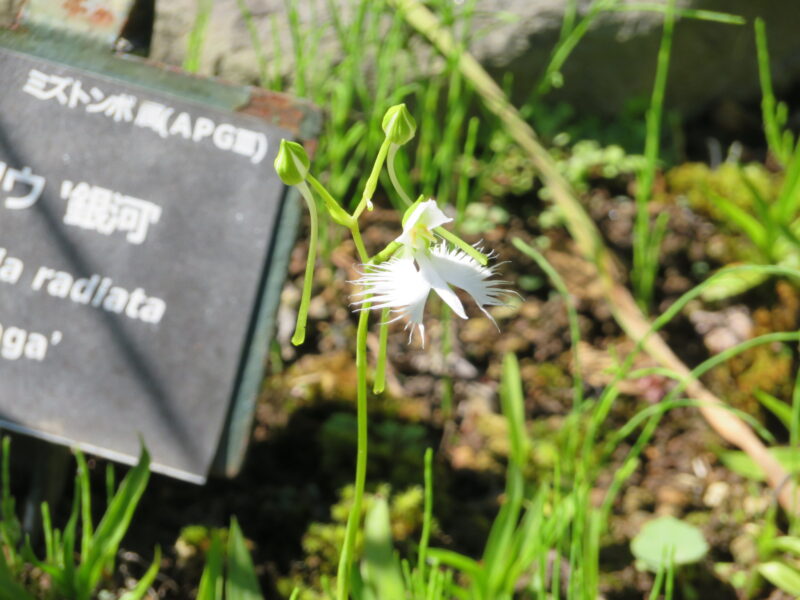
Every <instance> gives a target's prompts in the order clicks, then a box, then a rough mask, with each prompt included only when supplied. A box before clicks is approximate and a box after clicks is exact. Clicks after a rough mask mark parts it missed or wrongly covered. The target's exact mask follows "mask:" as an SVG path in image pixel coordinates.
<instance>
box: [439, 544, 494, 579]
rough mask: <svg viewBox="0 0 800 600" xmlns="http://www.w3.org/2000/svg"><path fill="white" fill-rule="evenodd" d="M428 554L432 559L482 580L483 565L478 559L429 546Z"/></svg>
mask: <svg viewBox="0 0 800 600" xmlns="http://www.w3.org/2000/svg"><path fill="white" fill-rule="evenodd" d="M428 556H429V557H430V558H431V559H432V560H436V561H438V562H439V563H441V564H443V565H447V566H449V567H452V568H454V569H456V570H458V571H461V572H462V573H464V574H465V575H469V576H470V577H472V578H473V579H475V580H480V579H481V578H482V577H483V567H481V564H480V563H479V562H478V561H476V560H475V559H473V558H470V557H469V556H464V555H463V554H459V553H458V552H454V551H453V550H445V549H444V548H428Z"/></svg>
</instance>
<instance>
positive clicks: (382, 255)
mask: <svg viewBox="0 0 800 600" xmlns="http://www.w3.org/2000/svg"><path fill="white" fill-rule="evenodd" d="M400 246H402V244H400V242H389V245H388V246H386V248H384V249H383V250H381V251H380V252H378V253H377V254H376V255H375V256H373V257H372V260H370V261H369V262H370V264H373V265H379V264H381V263H382V262H386V261H387V260H389V259H390V258H391V257H392V254H394V253H395V252H397V250H398V249H399V248H400Z"/></svg>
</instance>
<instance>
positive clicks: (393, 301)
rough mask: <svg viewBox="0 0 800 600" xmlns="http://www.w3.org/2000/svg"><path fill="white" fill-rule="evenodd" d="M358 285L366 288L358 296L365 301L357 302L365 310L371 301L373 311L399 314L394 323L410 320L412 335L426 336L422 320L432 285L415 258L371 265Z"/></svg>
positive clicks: (396, 259)
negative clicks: (387, 311)
mask: <svg viewBox="0 0 800 600" xmlns="http://www.w3.org/2000/svg"><path fill="white" fill-rule="evenodd" d="M355 283H357V284H360V285H361V286H363V289H362V291H361V292H359V293H358V294H356V296H359V297H361V298H362V299H361V300H358V301H357V302H355V304H356V305H357V306H359V307H363V305H364V304H365V303H367V302H369V303H370V308H371V309H375V310H377V309H383V308H388V309H390V310H391V311H392V312H393V313H396V314H397V316H396V317H395V318H394V319H392V320H393V321H395V320H397V319H402V318H405V319H408V326H410V327H411V328H412V330H411V334H413V333H414V329H418V330H419V331H420V335H423V333H424V327H423V325H422V318H423V314H424V312H425V302H426V301H427V300H428V295H429V294H430V291H431V286H430V284H429V283H428V281H427V280H426V279H425V278H424V277H423V276H422V274H421V273H420V272H419V271H418V270H417V267H416V266H415V265H414V260H413V259H412V258H393V259H391V260H389V261H387V262H385V263H382V264H380V265H375V266H370V267H369V268H368V270H367V272H366V273H364V275H363V277H361V278H360V279H358V280H357V281H356V282H355ZM411 334H410V335H411ZM410 335H409V339H410ZM423 343H424V340H423Z"/></svg>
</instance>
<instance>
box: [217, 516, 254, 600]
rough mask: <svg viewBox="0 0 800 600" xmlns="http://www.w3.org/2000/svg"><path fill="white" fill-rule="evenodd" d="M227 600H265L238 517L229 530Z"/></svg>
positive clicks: (233, 520) (232, 521) (232, 520)
mask: <svg viewBox="0 0 800 600" xmlns="http://www.w3.org/2000/svg"><path fill="white" fill-rule="evenodd" d="M225 600H263V596H262V595H261V588H260V587H259V585H258V578H257V577H256V572H255V567H254V566H253V559H252V558H251V557H250V551H249V550H248V549H247V543H246V542H245V540H244V535H242V530H241V528H240V527H239V523H238V522H237V521H236V518H233V519H231V526H230V529H229V530H228V562H227V577H226V581H225Z"/></svg>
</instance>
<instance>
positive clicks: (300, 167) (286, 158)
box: [275, 140, 311, 185]
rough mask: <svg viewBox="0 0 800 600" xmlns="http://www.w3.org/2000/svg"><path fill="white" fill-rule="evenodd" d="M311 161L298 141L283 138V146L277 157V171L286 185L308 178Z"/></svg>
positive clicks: (295, 183)
mask: <svg viewBox="0 0 800 600" xmlns="http://www.w3.org/2000/svg"><path fill="white" fill-rule="evenodd" d="M310 166H311V162H310V161H309V160H308V154H306V151H305V148H303V147H302V146H301V145H300V144H298V143H297V142H288V141H286V140H281V148H280V150H278V156H277V158H276V159H275V171H277V173H278V177H280V178H281V181H283V183H285V184H286V185H297V184H299V183H302V182H304V181H305V180H306V177H307V176H308V169H309V167H310Z"/></svg>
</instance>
